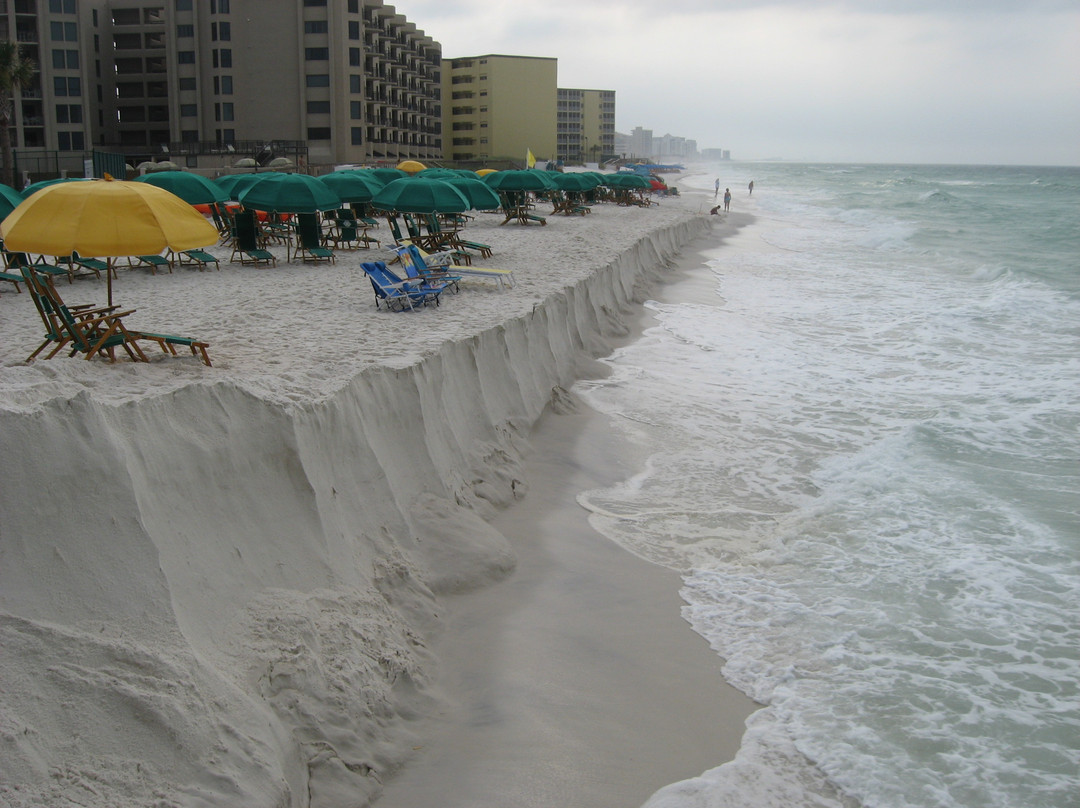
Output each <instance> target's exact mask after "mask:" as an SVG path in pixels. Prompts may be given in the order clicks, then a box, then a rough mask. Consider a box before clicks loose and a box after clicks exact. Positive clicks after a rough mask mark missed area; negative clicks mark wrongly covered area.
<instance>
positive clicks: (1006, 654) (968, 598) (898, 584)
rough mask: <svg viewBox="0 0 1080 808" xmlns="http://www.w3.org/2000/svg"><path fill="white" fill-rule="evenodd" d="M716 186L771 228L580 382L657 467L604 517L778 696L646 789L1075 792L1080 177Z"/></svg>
mask: <svg viewBox="0 0 1080 808" xmlns="http://www.w3.org/2000/svg"><path fill="white" fill-rule="evenodd" d="M716 177H719V178H720V183H721V186H720V187H721V191H720V193H721V195H722V194H723V189H724V188H725V187H730V188H731V190H732V194H733V197H734V199H733V203H732V209H733V210H736V211H740V210H741V211H748V212H751V213H753V214H754V216H755V217H757V221H756V222H755V223H754V224H753V225H751V226H749V227H747V228H745V229H744V230H742V231H741V232H740V233H739V234H738V235H737V236H735V237H734V238H732V239H730V240H729V242H728V243H727V244H725V245H716V246H713V247H708V246H707V247H706V249H705V250H704V251H703V253H702V260H701V265H700V266H699V267H696V268H692V269H691V272H692V274H693V275H695V276H696V280H695V281H694V284H693V286H692V287H688V288H692V289H695V290H698V292H697V293H696V294H684V295H682V296H681V297H678V296H676V297H677V299H679V300H680V302H673V303H659V302H655V301H650V303H649V304H648V308H649V310H650V314H651V316H652V317H653V318H655V320H654V323H655V324H654V325H652V326H651V327H650V328H648V330H647V331H646V332H645V333H644V334H643V335H642V336H641V338H640V339H637V340H635V341H634V342H632V343H630V344H628V345H626V346H624V347H623V348H621V349H620V350H618V351H617V352H615V353H614V354H613V355H612V356H611V357H609V358H607V359H606V360H605V361H606V363H607V364H608V365H609V366H610V370H611V374H610V376H609V377H607V378H604V379H600V380H592V381H587V382H582V383H579V384H578V385H577V386H576V388H575V390H576V392H577V393H578V394H579V395H581V396H582V397H583V398H584V399H585V400H586V401H587V402H588V403H589V404H590V405H591V406H592V407H594V408H596V409H597V410H599V411H601V412H603V413H606V414H608V415H609V416H610V417H611V419H612V421H613V423H614V424H615V425H616V426H617V427H618V428H619V429H620V430H621V431H622V433H623V434H625V436H626V437H627V439H628V440H630V441H632V442H633V443H635V444H637V445H638V446H639V447H640V448H641V449H642V450H643V455H644V456H647V457H648V460H647V462H646V463H645V464H644V465H643V467H642V468H641V470H640V472H639V473H638V474H636V475H635V476H633V477H632V478H631V479H628V480H625V481H624V482H622V483H620V484H618V485H615V486H613V487H611V488H607V489H604V490H594V491H586V492H582V493H581V494H580V496H579V501H580V503H581V504H582V505H583V506H584V507H585V508H587V509H588V510H589V512H590V516H589V518H590V521H591V522H592V524H593V525H594V527H595V528H597V529H598V530H599V531H600V532H602V533H603V534H604V535H606V536H608V537H609V538H611V539H612V540H614V541H616V542H618V543H619V544H621V545H622V546H624V547H626V548H627V549H628V550H630V551H632V552H634V553H636V554H638V555H640V556H642V557H644V558H646V559H649V560H651V561H653V562H656V563H658V564H663V565H666V566H669V567H672V568H674V569H677V570H679V571H680V572H681V573H682V574H683V581H684V588H683V590H682V595H683V598H684V600H685V601H686V606H685V608H684V616H685V617H686V618H687V620H688V621H689V622H690V623H691V624H692V625H693V627H694V628H695V630H696V631H698V632H699V633H700V634H702V635H703V636H704V637H705V638H706V639H707V640H708V642H709V643H710V644H711V646H712V647H713V648H714V649H715V650H716V652H717V653H718V654H719V655H720V656H721V657H723V659H724V660H725V668H724V673H725V676H726V677H727V678H728V680H729V681H730V682H732V684H734V685H735V686H736V687H738V688H739V689H741V690H742V691H744V692H745V693H747V694H748V695H750V696H751V697H753V698H754V699H755V700H757V701H758V702H759V703H760V704H762V705H763V706H762V709H761V710H759V711H758V712H757V713H755V714H754V715H753V716H752V717H751V719H750V720H749V721H748V731H747V733H746V735H745V736H744V739H743V745H742V749H741V751H740V753H739V756H738V758H737V759H736V760H735V761H733V762H730V763H728V764H726V765H723V766H719V768H717V769H714V770H712V771H710V772H706V773H703V775H702V777H700V778H697V779H695V780H692V781H687V782H686V783H683V784H677V785H673V786H671V787H669V788H668V789H665V790H664V791H662V792H661V794H660V795H657V797H654V800H653V801H650V804H652V803H654V802H655V803H656V804H657V805H660V804H662V805H663V806H665V808H675V806H680V805H685V806H695V808H705V807H706V806H708V807H709V808H726V806H742V807H745V806H749V805H752V806H755V808H771V807H772V806H776V808H780V806H784V808H790V806H792V805H815V806H830V805H859V806H867V808H879V807H880V808H884V807H885V806H887V807H888V808H903V807H904V806H911V807H912V808H927V807H928V806H965V807H966V806H970V808H976V807H977V808H989V807H990V806H1000V807H1001V808H1016V807H1017V806H1025V808H1065V806H1074V807H1075V806H1080V168H1019V167H976V166H907V165H897V166H886V165H797V164H784V163H725V164H721V165H716V166H709V167H702V169H701V171H700V173H698V172H692V173H690V174H689V175H687V176H686V177H684V178H682V179H681V180H680V183H679V184H680V186H681V188H682V190H683V191H684V192H687V191H691V190H696V191H701V192H704V193H705V194H706V196H705V197H703V199H705V200H706V202H703V208H704V209H707V208H708V207H710V206H711V204H712V202H711V199H712V190H713V182H714V179H715V178H716ZM750 180H753V181H754V183H755V185H754V192H753V195H752V196H751V195H749V193H748V190H747V186H748V183H749V182H750ZM702 277H706V278H707V279H708V283H705V284H702V283H701V278H702ZM665 297H667V296H665ZM673 686H677V683H673ZM719 763H720V761H718V764H719ZM661 797H662V799H661Z"/></svg>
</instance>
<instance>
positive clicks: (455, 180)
mask: <svg viewBox="0 0 1080 808" xmlns="http://www.w3.org/2000/svg"><path fill="white" fill-rule="evenodd" d="M469 173H470V175H471V176H468V177H449V178H447V179H446V180H445V182H448V183H450V184H451V185H453V186H454V187H455V188H457V189H458V190H459V191H461V193H463V194H464V195H465V198H466V199H468V200H469V205H471V206H472V208H473V210H495V209H496V208H498V207H499V206H500V205H501V204H502V203H501V201H500V200H499V195H498V194H497V193H495V192H494V191H493V190H491V188H489V187H488V186H487V185H486V184H485V183H484V182H483V181H482V180H481V179H480V178H479V177H477V176H476V175H475V174H473V173H472V172H469Z"/></svg>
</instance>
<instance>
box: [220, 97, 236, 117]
mask: <svg viewBox="0 0 1080 808" xmlns="http://www.w3.org/2000/svg"><path fill="white" fill-rule="evenodd" d="M221 120H223V121H233V120H236V118H235V116H234V113H233V104H232V102H231V101H229V102H226V103H224V104H222V105H221Z"/></svg>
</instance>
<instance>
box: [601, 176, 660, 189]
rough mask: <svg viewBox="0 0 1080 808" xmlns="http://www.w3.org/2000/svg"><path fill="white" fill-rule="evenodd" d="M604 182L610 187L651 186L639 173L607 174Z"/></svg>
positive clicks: (631, 187)
mask: <svg viewBox="0 0 1080 808" xmlns="http://www.w3.org/2000/svg"><path fill="white" fill-rule="evenodd" d="M606 184H607V185H608V186H609V187H611V188H628V189H634V188H651V187H652V183H650V182H649V180H648V178H647V177H643V176H641V175H640V174H609V175H608V177H607V182H606Z"/></svg>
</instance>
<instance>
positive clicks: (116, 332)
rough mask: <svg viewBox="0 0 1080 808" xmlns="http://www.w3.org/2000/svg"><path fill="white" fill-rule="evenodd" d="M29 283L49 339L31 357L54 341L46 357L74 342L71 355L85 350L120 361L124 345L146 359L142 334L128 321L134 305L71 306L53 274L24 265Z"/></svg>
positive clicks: (129, 352)
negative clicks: (127, 307)
mask: <svg viewBox="0 0 1080 808" xmlns="http://www.w3.org/2000/svg"><path fill="white" fill-rule="evenodd" d="M22 274H23V278H25V280H26V286H27V288H28V289H29V290H30V294H31V296H32V297H33V299H34V304H35V306H36V308H37V310H38V314H40V315H41V319H42V322H44V323H45V340H44V342H42V343H41V345H39V346H38V348H37V350H35V351H34V352H33V353H32V354H30V356H29V357H27V360H26V361H27V362H29V361H31V360H33V358H34V357H35V356H37V355H38V354H39V353H41V351H42V350H44V348H45V347H46V346H47V345H49V344H50V343H56V347H55V348H54V349H53V350H52V352H51V353H50V354H49V355H48V356H47V357H46V359H52V358H53V357H54V356H56V354H57V353H58V352H59V351H60V350H61V349H62V348H65V347H67V346H69V345H70V346H71V353H70V354H69V355H70V356H74V355H75V354H76V353H82V354H84V357H83V358H84V359H93V358H94V357H95V356H97V355H98V354H103V355H105V356H107V357H108V358H109V361H110V362H115V361H116V353H115V351H116V348H117V347H121V348H123V349H124V351H125V352H126V353H127V355H128V356H130V357H131V360H132V361H133V362H146V361H147V359H146V354H144V353H143V352H142V348H140V347H139V344H138V336H137V335H135V334H133V333H132V332H130V331H129V330H128V329H127V327H126V326H125V325H124V317H126V316H128V315H129V314H132V313H134V311H135V310H134V309H130V310H128V311H117V310H116V309H117V307H115V306H109V307H107V308H102V309H91V308H88V307H85V306H78V307H75V308H68V306H66V305H65V304H64V301H63V300H62V299H61V298H60V295H59V294H58V293H57V291H56V287H55V286H54V285H53V283H52V278H51V277H50V276H49V275H44V274H41V273H39V272H38V271H37V270H36V269H35V268H34V267H32V266H23V267H22Z"/></svg>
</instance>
